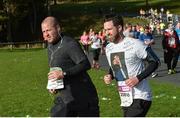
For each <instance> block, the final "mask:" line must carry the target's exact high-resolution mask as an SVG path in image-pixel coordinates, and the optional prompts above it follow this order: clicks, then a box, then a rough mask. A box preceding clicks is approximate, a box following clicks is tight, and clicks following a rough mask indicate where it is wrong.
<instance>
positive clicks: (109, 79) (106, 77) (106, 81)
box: [104, 74, 112, 84]
mask: <svg viewBox="0 0 180 118" xmlns="http://www.w3.org/2000/svg"><path fill="white" fill-rule="evenodd" d="M111 82H112V76H111V75H110V74H107V75H105V76H104V83H105V84H110V83H111Z"/></svg>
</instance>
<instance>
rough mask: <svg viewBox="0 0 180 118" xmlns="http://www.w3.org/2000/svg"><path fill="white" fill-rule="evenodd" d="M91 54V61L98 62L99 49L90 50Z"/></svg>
mask: <svg viewBox="0 0 180 118" xmlns="http://www.w3.org/2000/svg"><path fill="white" fill-rule="evenodd" d="M92 53H93V59H94V60H95V61H98V60H99V55H100V53H101V48H98V49H92Z"/></svg>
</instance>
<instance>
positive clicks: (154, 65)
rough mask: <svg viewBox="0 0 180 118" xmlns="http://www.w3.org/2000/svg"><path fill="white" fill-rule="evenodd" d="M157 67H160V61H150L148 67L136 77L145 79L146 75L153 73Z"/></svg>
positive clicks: (140, 79)
mask: <svg viewBox="0 0 180 118" xmlns="http://www.w3.org/2000/svg"><path fill="white" fill-rule="evenodd" d="M157 68H158V62H155V61H150V62H149V65H148V66H147V68H146V69H145V70H144V71H143V72H142V73H141V74H139V75H137V76H136V77H137V78H138V80H139V82H140V81H142V80H143V79H145V78H146V77H148V76H149V75H151V73H153V72H154V71H155V70H156V69H157Z"/></svg>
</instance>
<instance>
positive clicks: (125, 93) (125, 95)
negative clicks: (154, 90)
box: [118, 81, 133, 107]
mask: <svg viewBox="0 0 180 118" xmlns="http://www.w3.org/2000/svg"><path fill="white" fill-rule="evenodd" d="M118 91H119V96H120V98H121V106H123V107H128V106H130V105H131V104H132V103H133V96H132V88H130V87H129V86H127V85H126V84H125V81H118Z"/></svg>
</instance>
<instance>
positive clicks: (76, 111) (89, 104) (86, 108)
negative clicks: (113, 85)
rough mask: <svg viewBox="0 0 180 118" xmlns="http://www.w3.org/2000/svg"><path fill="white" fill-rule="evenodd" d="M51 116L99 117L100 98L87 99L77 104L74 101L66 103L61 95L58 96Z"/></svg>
mask: <svg viewBox="0 0 180 118" xmlns="http://www.w3.org/2000/svg"><path fill="white" fill-rule="evenodd" d="M51 117H99V106H98V99H91V100H89V101H88V100H87V99H86V103H85V102H83V103H80V104H77V103H75V102H74V101H71V102H68V103H66V102H65V101H64V100H63V99H62V98H61V97H56V98H55V100H54V106H53V107H52V108H51Z"/></svg>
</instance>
